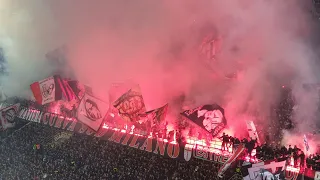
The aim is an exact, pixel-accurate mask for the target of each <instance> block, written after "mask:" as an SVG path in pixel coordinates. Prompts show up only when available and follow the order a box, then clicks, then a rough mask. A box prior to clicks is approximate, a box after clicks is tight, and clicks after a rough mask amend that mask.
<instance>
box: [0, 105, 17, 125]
mask: <svg viewBox="0 0 320 180" xmlns="http://www.w3.org/2000/svg"><path fill="white" fill-rule="evenodd" d="M19 110H20V103H17V104H14V105H12V106H8V107H6V108H3V109H1V110H0V120H1V127H2V129H3V130H5V129H8V128H11V127H13V126H14V125H15V118H16V116H17V115H18V113H19Z"/></svg>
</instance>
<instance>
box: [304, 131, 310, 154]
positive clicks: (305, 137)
mask: <svg viewBox="0 0 320 180" xmlns="http://www.w3.org/2000/svg"><path fill="white" fill-rule="evenodd" d="M303 142H304V145H305V146H306V150H307V151H309V143H308V139H307V136H306V135H305V134H304V135H303Z"/></svg>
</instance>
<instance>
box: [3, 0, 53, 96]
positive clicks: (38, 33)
mask: <svg viewBox="0 0 320 180" xmlns="http://www.w3.org/2000/svg"><path fill="white" fill-rule="evenodd" d="M43 2H44V1H39V0H32V1H17V0H1V1H0V26H1V27H0V47H1V48H3V50H4V55H5V58H6V60H7V67H6V68H7V70H8V72H9V75H8V76H2V77H1V84H2V86H3V88H4V92H5V93H6V94H7V95H8V96H23V97H28V98H29V97H30V95H31V91H30V88H29V85H30V84H31V83H32V82H34V81H37V80H39V79H41V78H42V79H43V78H45V77H46V76H48V75H50V73H51V69H50V67H49V66H48V64H47V63H46V61H45V56H44V55H45V53H46V52H47V51H49V50H51V49H52V48H55V47H56V46H57V43H56V40H57V39H55V38H56V37H54V36H55V30H56V28H55V27H54V26H55V24H54V22H53V19H52V17H51V15H50V12H49V11H47V10H48V8H47V7H46V5H45V4H44V3H43Z"/></svg>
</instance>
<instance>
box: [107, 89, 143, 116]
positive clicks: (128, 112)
mask: <svg viewBox="0 0 320 180" xmlns="http://www.w3.org/2000/svg"><path fill="white" fill-rule="evenodd" d="M113 106H114V107H115V108H116V109H118V111H119V115H120V116H121V117H122V119H123V120H125V121H127V122H138V121H139V120H140V119H141V117H140V115H141V114H145V113H146V106H145V104H144V100H143V97H142V94H141V90H140V87H139V86H136V87H135V88H132V89H130V90H129V91H128V92H126V93H124V94H123V95H122V96H121V97H120V98H118V99H117V100H116V101H115V102H114V103H113Z"/></svg>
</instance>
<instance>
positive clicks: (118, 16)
mask: <svg viewBox="0 0 320 180" xmlns="http://www.w3.org/2000/svg"><path fill="white" fill-rule="evenodd" d="M2 1H3V2H5V3H4V4H3V5H2V6H3V7H1V8H2V9H3V10H1V17H0V21H2V22H6V23H5V26H4V25H3V26H4V29H1V31H0V32H1V34H0V35H1V40H2V41H3V42H2V46H3V48H4V49H5V50H6V52H7V53H6V54H7V60H8V68H9V71H10V74H9V76H5V77H4V78H3V84H4V88H5V90H7V93H9V92H10V93H12V94H14V93H17V94H19V93H20V92H24V90H25V89H27V88H28V85H29V84H30V83H31V80H33V81H35V80H38V79H36V78H39V79H43V78H45V76H44V75H45V74H46V73H50V72H51V69H50V67H47V62H46V61H44V55H45V53H46V52H47V51H49V50H51V49H54V48H55V47H53V46H56V47H58V46H59V45H60V44H63V43H65V44H67V46H68V55H67V59H68V64H69V66H70V68H71V69H72V70H73V71H74V74H75V75H76V78H77V79H79V80H80V81H82V82H84V83H85V84H88V85H90V86H91V87H92V88H93V89H94V91H95V92H94V93H95V94H97V95H98V96H99V97H101V98H103V99H106V100H107V99H108V98H109V95H108V91H109V89H110V87H112V83H118V82H129V83H132V84H134V83H138V84H139V85H140V86H141V89H142V93H143V96H144V100H145V103H146V105H147V109H149V110H150V109H154V108H157V107H160V106H162V105H164V104H166V103H167V102H169V103H170V104H171V105H172V104H179V106H182V105H186V102H192V103H188V104H187V105H188V106H189V107H190V108H193V107H196V106H199V105H203V104H206V103H213V102H216V103H218V104H220V105H222V107H224V108H225V112H226V116H227V119H228V122H229V126H230V129H232V130H233V131H234V132H235V131H237V130H238V131H237V132H242V131H243V130H241V131H239V130H240V128H241V129H242V128H244V127H245V123H244V122H245V120H254V121H255V122H256V124H258V125H261V126H262V127H267V126H268V125H270V122H271V121H270V114H271V109H272V108H271V107H273V106H274V105H275V104H276V103H278V101H279V96H280V92H279V89H280V88H281V86H282V85H288V86H292V87H293V94H294V96H295V98H296V104H298V105H299V111H297V112H295V118H294V119H295V121H296V122H302V119H301V118H302V117H303V122H310V123H309V124H312V123H314V122H315V118H314V117H311V114H314V113H315V111H316V109H315V107H316V106H315V105H316V104H317V100H315V99H314V98H307V99H306V97H305V92H304V91H303V90H302V87H301V85H302V83H305V82H317V81H318V78H317V74H316V73H314V72H315V63H314V62H315V60H316V55H315V53H314V50H313V49H312V48H311V44H310V43H309V41H310V37H312V35H313V31H312V30H313V24H312V20H311V17H310V15H309V14H308V12H307V10H306V9H304V8H305V7H306V6H304V5H301V3H300V4H299V3H298V1H290V2H283V1H276V0H272V1H263V0H257V1H254V2H253V1H249V0H233V1H232V2H231V1H228V2H227V1H226V2H225V1H209V0H203V1H191V0H183V1H182V0H181V1H174V2H173V1H148V0H138V1H132V2H131V1H125V0H117V1H103V0H95V1H94V2H93V1H86V0H73V1H72V0H70V1H64V0H51V1H46V2H43V1H40V0H34V1H31V0H30V3H29V1H28V3H27V2H24V3H23V4H18V5H16V4H14V3H9V2H11V1H9V0H2ZM12 12H14V13H17V14H19V13H22V14H23V13H25V14H23V15H20V16H18V15H12ZM2 14H3V16H2ZM14 17H15V18H16V19H14V20H12V18H14ZM18 17H19V18H18ZM2 22H1V24H3V23H2ZM208 34H212V36H215V37H217V38H219V39H220V41H219V42H220V43H219V49H218V54H217V57H216V59H215V60H207V59H205V58H199V54H198V48H199V45H200V43H201V42H202V41H203V38H204V37H205V36H207V35H208ZM7 41H9V42H7ZM59 43H60V44H59ZM230 73H231V74H232V73H235V74H236V75H237V78H235V79H227V78H225V75H227V74H230ZM28 83H29V84H28ZM183 96H184V97H185V98H182V99H184V101H185V102H181V103H176V102H174V101H176V99H181V98H177V97H183ZM308 97H309V96H308ZM176 106H178V105H176ZM176 106H175V105H173V106H171V107H170V108H171V109H177V112H178V111H179V110H180V108H181V107H176ZM169 117H171V116H169ZM305 128H306V127H305V126H304V125H303V124H302V123H299V125H298V129H300V130H305ZM240 135H241V134H240Z"/></svg>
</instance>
